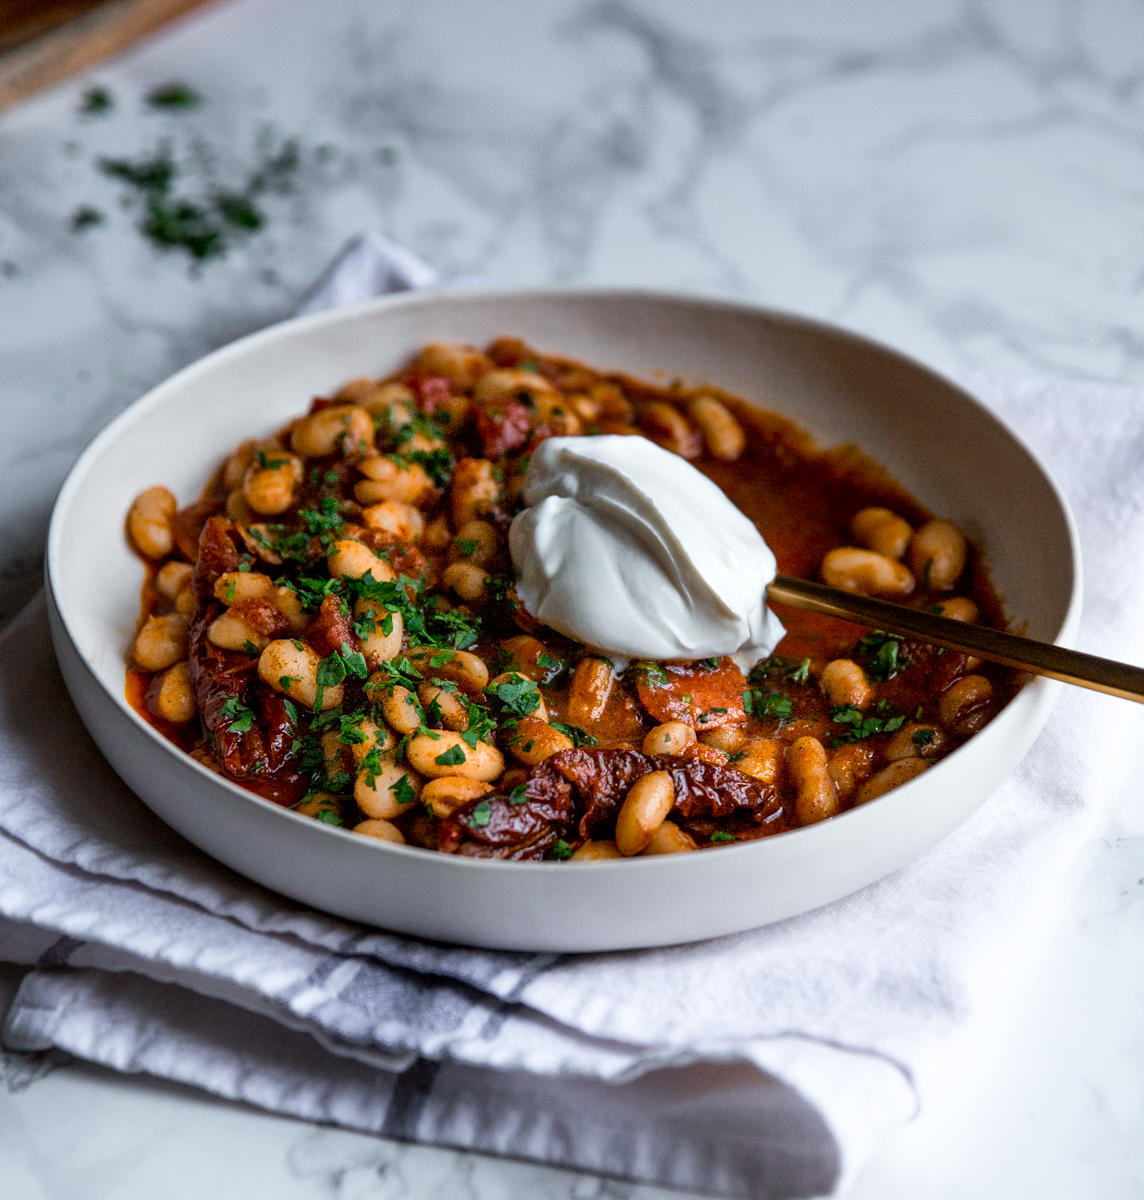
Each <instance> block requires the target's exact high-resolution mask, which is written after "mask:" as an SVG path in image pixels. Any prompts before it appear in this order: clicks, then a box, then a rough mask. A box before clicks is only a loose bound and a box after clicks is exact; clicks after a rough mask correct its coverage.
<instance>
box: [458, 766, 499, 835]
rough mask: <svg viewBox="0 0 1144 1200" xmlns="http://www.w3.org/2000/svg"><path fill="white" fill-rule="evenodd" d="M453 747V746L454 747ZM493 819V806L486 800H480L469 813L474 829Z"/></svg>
mask: <svg viewBox="0 0 1144 1200" xmlns="http://www.w3.org/2000/svg"><path fill="white" fill-rule="evenodd" d="M454 748H455V747H454ZM492 819H493V806H492V805H491V804H490V803H489V802H488V801H487V800H482V801H481V802H480V804H478V805H477V806H476V807H475V808H474V809H473V811H472V812H471V813H470V814H469V824H470V825H471V826H472V827H473V828H474V829H480V828H482V827H483V826H485V825H487V824H488V823H489V822H490V821H491V820H492Z"/></svg>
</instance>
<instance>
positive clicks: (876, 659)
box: [858, 629, 908, 680]
mask: <svg viewBox="0 0 1144 1200" xmlns="http://www.w3.org/2000/svg"><path fill="white" fill-rule="evenodd" d="M902 640H903V639H902V638H900V637H898V636H897V635H896V634H893V633H883V632H882V631H881V630H880V629H876V630H875V631H874V632H873V633H868V634H866V636H865V637H862V638H859V640H858V649H859V652H860V653H861V654H862V655H863V656H865V657H866V658H867V660H868V661H867V663H866V674H867V675H869V676H870V678H871V679H877V680H886V679H893V678H894V676H895V675H897V674H899V673H900V672H901V671H903V670H904V669H905V667H906V666H907V664H908V659H906V657H905V656H904V655H903V654H902Z"/></svg>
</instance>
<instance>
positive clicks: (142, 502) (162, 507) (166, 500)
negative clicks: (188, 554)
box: [127, 485, 179, 559]
mask: <svg viewBox="0 0 1144 1200" xmlns="http://www.w3.org/2000/svg"><path fill="white" fill-rule="evenodd" d="M178 507H179V504H178V501H177V500H176V499H175V497H174V495H173V494H172V493H171V492H170V491H169V490H168V489H167V488H165V487H162V486H158V485H157V486H155V487H150V488H148V489H147V490H146V491H145V492H140V493H139V495H138V496H136V497H135V499H134V500H133V501H132V504H131V508H130V509H129V510H128V512H127V532H128V533H129V534H130V535H131V540H132V541H133V542H134V543H135V549H136V550H138V551H139V553H140V554H142V555H143V557H144V558H150V559H160V558H166V557H167V555H168V554H170V553H171V548H172V547H173V546H174V535H173V534H172V532H171V518H172V517H174V515H175V510H176V509H177V508H178Z"/></svg>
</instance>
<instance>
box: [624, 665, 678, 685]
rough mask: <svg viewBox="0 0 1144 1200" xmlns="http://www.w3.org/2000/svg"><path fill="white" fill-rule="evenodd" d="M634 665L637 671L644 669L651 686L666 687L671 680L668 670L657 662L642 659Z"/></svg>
mask: <svg viewBox="0 0 1144 1200" xmlns="http://www.w3.org/2000/svg"><path fill="white" fill-rule="evenodd" d="M633 665H634V666H635V668H636V670H637V671H643V673H644V677H645V678H646V680H647V683H648V686H649V687H666V686H667V684H668V683H669V682H670V681H669V679H668V675H667V672H666V671H665V670H664V669H663V667H661V666H660V665H659V663H657V662H649V661H648V660H647V659H641V660H640V661H639V662H637V663H635V664H633Z"/></svg>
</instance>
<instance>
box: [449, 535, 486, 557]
mask: <svg viewBox="0 0 1144 1200" xmlns="http://www.w3.org/2000/svg"><path fill="white" fill-rule="evenodd" d="M453 545H454V546H456V547H457V549H458V551H460V553H461V555H462V556H463V557H465V558H468V556H469V555H470V554H476V552H477V551H478V550H479V549H480V547H481V543H480V542H478V541H477V539H476V538H454V540H453Z"/></svg>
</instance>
